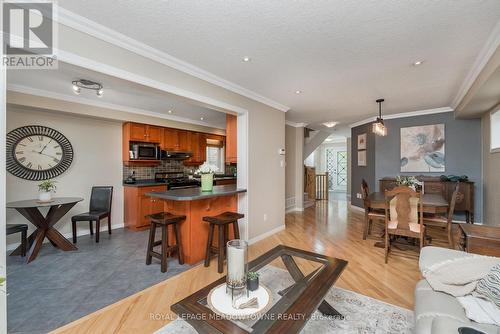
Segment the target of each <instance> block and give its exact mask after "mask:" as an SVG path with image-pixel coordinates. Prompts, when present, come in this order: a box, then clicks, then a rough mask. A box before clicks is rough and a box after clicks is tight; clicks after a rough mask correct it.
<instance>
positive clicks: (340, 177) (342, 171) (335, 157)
mask: <svg viewBox="0 0 500 334" xmlns="http://www.w3.org/2000/svg"><path fill="white" fill-rule="evenodd" d="M325 164H326V166H325V167H326V168H325V169H326V171H327V172H328V175H329V179H328V183H329V190H331V191H337V192H346V191H347V151H346V150H345V149H344V150H343V149H338V148H327V149H326V150H325Z"/></svg>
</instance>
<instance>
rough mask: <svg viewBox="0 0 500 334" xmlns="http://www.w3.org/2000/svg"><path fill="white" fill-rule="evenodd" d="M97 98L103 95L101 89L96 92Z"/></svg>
mask: <svg viewBox="0 0 500 334" xmlns="http://www.w3.org/2000/svg"><path fill="white" fill-rule="evenodd" d="M96 94H97V96H99V97H102V96H103V94H104V90H103V89H102V88H101V89H99V90H98V91H97V92H96Z"/></svg>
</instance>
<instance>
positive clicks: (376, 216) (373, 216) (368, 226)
mask: <svg viewBox="0 0 500 334" xmlns="http://www.w3.org/2000/svg"><path fill="white" fill-rule="evenodd" d="M361 194H362V197H363V207H364V209H365V226H364V228H363V240H366V237H367V236H368V235H370V234H371V231H372V223H373V221H374V220H379V221H381V222H383V221H384V219H385V213H384V211H383V210H374V209H372V208H370V203H369V200H368V196H369V195H370V189H369V187H368V183H367V182H366V181H365V179H362V180H361Z"/></svg>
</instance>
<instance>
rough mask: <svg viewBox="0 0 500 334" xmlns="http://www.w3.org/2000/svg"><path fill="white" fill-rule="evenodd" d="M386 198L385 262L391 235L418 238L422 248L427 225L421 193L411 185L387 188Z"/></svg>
mask: <svg viewBox="0 0 500 334" xmlns="http://www.w3.org/2000/svg"><path fill="white" fill-rule="evenodd" d="M385 200H386V207H385V231H386V232H385V263H387V260H388V257H389V251H390V249H391V244H390V243H391V239H392V238H391V237H392V236H402V237H409V238H414V239H418V240H419V242H420V249H422V247H423V246H424V242H425V225H424V224H423V219H424V216H423V203H422V201H421V193H419V192H416V191H415V190H413V189H412V188H410V187H405V186H402V187H401V186H400V187H396V188H394V189H393V190H386V191H385Z"/></svg>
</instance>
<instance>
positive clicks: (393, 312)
mask: <svg viewBox="0 0 500 334" xmlns="http://www.w3.org/2000/svg"><path fill="white" fill-rule="evenodd" d="M259 273H260V281H261V283H262V284H264V285H266V286H267V287H268V288H269V289H270V290H271V291H272V292H273V295H274V296H273V299H274V300H277V299H278V298H279V296H278V295H277V294H276V292H277V291H280V290H282V289H284V288H286V287H288V286H290V285H291V284H293V280H292V278H291V276H290V274H289V273H288V272H287V271H285V270H282V269H279V268H276V267H272V266H266V267H264V268H263V269H261V270H260V271H259ZM325 299H326V301H328V302H329V303H330V304H331V305H332V306H333V307H334V308H335V309H336V310H337V311H339V312H340V313H341V314H342V315H344V317H345V318H344V319H342V320H341V319H335V320H331V319H328V318H325V317H322V316H321V313H319V312H318V311H316V312H315V313H314V314H313V316H312V318H311V320H309V321H308V322H307V324H306V326H305V327H304V328H303V330H302V332H301V333H305V334H308V333H314V334H320V333H341V334H351V333H352V334H354V333H356V334H361V333H366V334H368V333H370V334H373V333H377V334H382V333H384V334H386V333H394V334H403V333H408V334H409V333H412V332H413V324H414V320H413V311H410V310H407V309H404V308H401V307H398V306H395V305H391V304H387V303H385V302H382V301H380V300H377V299H374V298H370V297H367V296H364V295H361V294H358V293H355V292H352V291H349V290H345V289H342V288H337V287H333V288H332V289H330V291H329V292H328V294H327V296H326V298H325ZM245 325H251V324H248V323H247V324H245ZM167 333H176V334H196V333H197V332H196V331H195V330H194V328H193V327H191V325H189V324H188V323H187V322H185V321H184V320H181V319H176V320H174V321H172V322H171V323H169V324H168V325H166V326H165V327H163V328H161V329H159V330H158V331H157V332H156V334H167Z"/></svg>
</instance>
